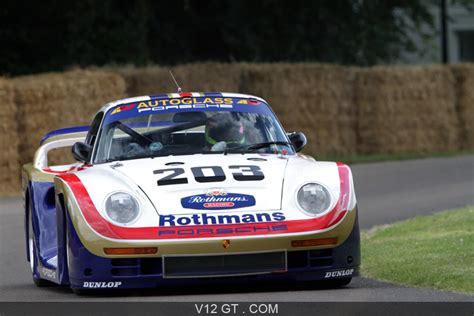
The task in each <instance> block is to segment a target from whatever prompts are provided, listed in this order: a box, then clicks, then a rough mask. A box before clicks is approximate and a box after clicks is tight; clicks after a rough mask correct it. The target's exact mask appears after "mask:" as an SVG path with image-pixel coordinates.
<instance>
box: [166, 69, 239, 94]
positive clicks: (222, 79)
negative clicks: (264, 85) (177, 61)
mask: <svg viewBox="0 0 474 316" xmlns="http://www.w3.org/2000/svg"><path fill="white" fill-rule="evenodd" d="M243 69H245V64H236V63H235V64H229V63H210V62H209V63H195V64H187V65H181V66H177V67H173V69H172V71H173V74H174V75H175V77H176V78H177V80H178V82H179V84H180V85H181V86H182V88H183V90H185V91H202V92H204V91H214V92H239V91H240V88H241V87H240V81H241V76H242V71H243ZM173 88H174V87H173ZM174 90H175V89H173V90H172V91H174Z"/></svg>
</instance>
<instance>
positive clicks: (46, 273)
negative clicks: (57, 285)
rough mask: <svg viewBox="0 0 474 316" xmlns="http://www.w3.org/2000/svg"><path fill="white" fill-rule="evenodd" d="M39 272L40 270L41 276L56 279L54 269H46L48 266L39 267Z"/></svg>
mask: <svg viewBox="0 0 474 316" xmlns="http://www.w3.org/2000/svg"><path fill="white" fill-rule="evenodd" d="M41 272H42V274H43V276H45V277H47V278H50V279H54V280H56V270H52V269H48V268H45V267H43V268H41Z"/></svg>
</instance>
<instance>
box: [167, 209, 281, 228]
mask: <svg viewBox="0 0 474 316" xmlns="http://www.w3.org/2000/svg"><path fill="white" fill-rule="evenodd" d="M284 220H285V214H283V213H282V212H273V213H254V214H232V215H230V214H225V215H210V214H206V213H204V214H193V215H179V216H178V215H161V216H160V226H161V227H173V226H188V225H189V226H190V225H222V224H241V223H243V224H246V223H247V224H251V223H263V222H280V221H284Z"/></svg>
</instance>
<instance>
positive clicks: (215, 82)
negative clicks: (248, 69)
mask: <svg viewBox="0 0 474 316" xmlns="http://www.w3.org/2000/svg"><path fill="white" fill-rule="evenodd" d="M242 67H244V66H243V65H242V64H225V63H195V64H185V65H179V66H176V67H159V66H150V67H144V68H134V67H124V68H118V69H114V71H116V72H117V73H119V74H120V75H121V76H123V78H124V79H125V81H126V83H127V94H128V95H129V96H138V95H153V94H160V93H171V92H176V91H177V89H176V85H175V84H174V82H173V80H172V79H171V76H170V74H169V70H171V71H172V72H173V74H174V76H175V77H176V80H177V81H178V83H179V85H180V86H181V87H182V89H183V91H194V92H204V91H225V92H237V91H238V90H239V85H240V75H241V71H242Z"/></svg>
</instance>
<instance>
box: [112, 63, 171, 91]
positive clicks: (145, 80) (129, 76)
mask: <svg viewBox="0 0 474 316" xmlns="http://www.w3.org/2000/svg"><path fill="white" fill-rule="evenodd" d="M110 70H111V71H114V72H116V73H117V74H119V75H120V76H122V78H123V79H124V80H125V83H126V87H127V88H126V92H127V96H129V97H133V96H140V95H153V94H160V93H168V92H174V91H176V86H175V85H174V83H173V82H172V81H171V78H170V75H169V73H168V68H164V67H159V66H149V67H144V68H135V67H132V66H128V67H123V68H111V69H110Z"/></svg>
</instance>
